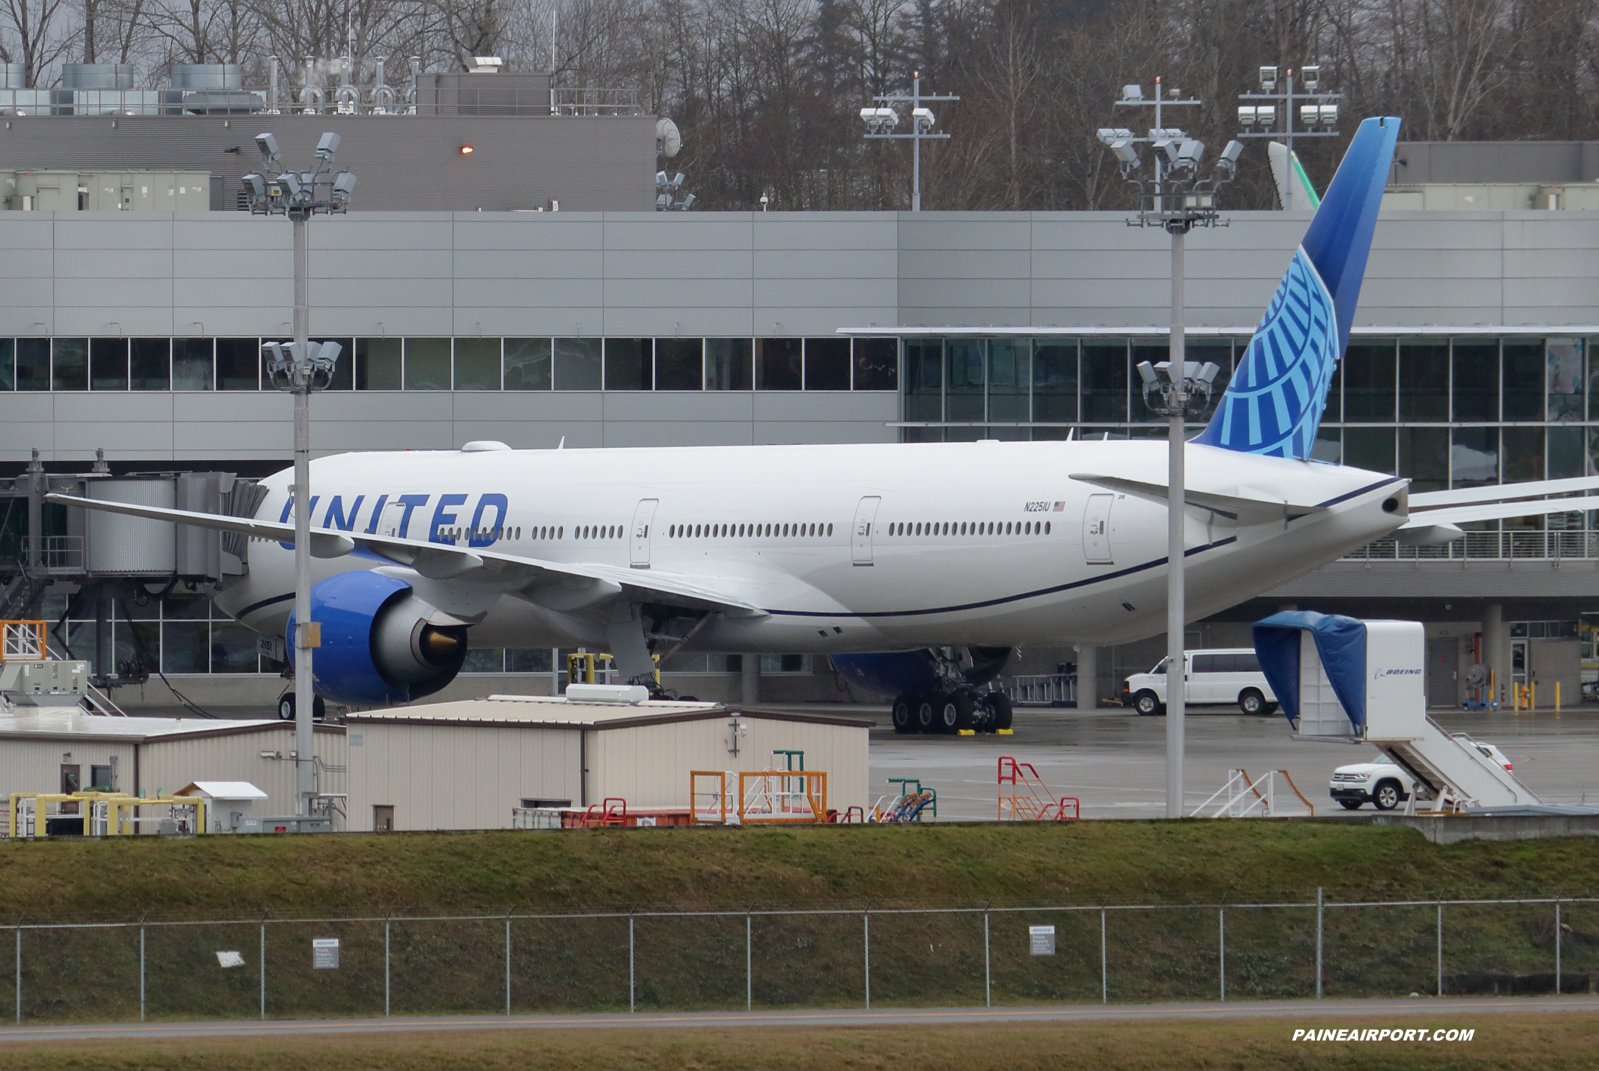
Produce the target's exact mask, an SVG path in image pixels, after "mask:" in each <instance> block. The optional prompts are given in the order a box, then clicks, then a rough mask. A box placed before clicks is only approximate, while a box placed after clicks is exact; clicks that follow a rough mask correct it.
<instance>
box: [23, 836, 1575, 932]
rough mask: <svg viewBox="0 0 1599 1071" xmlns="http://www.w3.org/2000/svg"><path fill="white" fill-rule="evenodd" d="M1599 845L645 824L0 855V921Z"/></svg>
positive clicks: (1277, 894) (1100, 881) (1297, 891)
mask: <svg viewBox="0 0 1599 1071" xmlns="http://www.w3.org/2000/svg"><path fill="white" fill-rule="evenodd" d="M1596 874H1599V838H1594V837H1572V838H1563V839H1550V840H1535V841H1512V842H1489V841H1468V842H1465V843H1461V844H1455V845H1435V844H1431V843H1428V842H1427V841H1426V840H1425V839H1423V838H1422V837H1421V836H1420V835H1419V834H1417V833H1415V832H1413V831H1411V830H1408V829H1403V828H1397V827H1364V826H1337V825H1317V824H1310V823H1293V822H1265V821H1256V822H1202V821H1187V822H1092V823H1090V822H1085V823H1080V824H1073V825H1017V826H953V825H949V826H921V827H889V826H860V827H827V828H814V829H800V828H786V829H771V828H768V829H742V830H740V829H659V830H649V829H645V830H590V831H569V832H562V833H551V832H543V833H541V832H489V833H464V834H432V833H412V834H396V835H392V836H381V837H380V836H361V837H355V836H348V837H346V836H336V837H317V836H300V837H268V836H259V837H224V836H212V837H200V838H196V839H193V840H183V841H172V840H158V839H156V838H153V837H151V838H137V839H128V840H105V841H70V840H61V841H51V842H46V841H33V842H28V841H22V842H11V843H6V844H0V923H3V922H12V921H14V920H18V919H20V920H22V921H28V922H66V921H109V920H128V919H140V918H146V919H149V920H151V921H157V920H174V919H222V918H227V919H241V918H244V919H247V918H252V917H256V918H259V917H261V916H263V915H266V916H271V917H276V918H296V917H298V918H326V917H330V916H373V915H377V916H383V915H387V914H390V913H396V914H469V913H477V912H482V913H489V914H495V913H501V912H507V911H515V912H518V913H522V912H536V911H580V910H582V911H593V910H606V909H622V910H649V909H667V910H673V909H688V910H696V909H730V910H741V909H762V908H775V909H785V908H789V909H792V908H805V907H843V906H847V907H860V906H863V905H870V906H873V907H895V906H907V907H957V906H983V905H991V906H1006V905H1012V906H1013V905H1045V904H1050V905H1060V904H1102V903H1110V904H1116V903H1171V904H1184V903H1226V902H1232V903H1236V902H1242V901H1270V900H1293V901H1300V902H1303V901H1304V900H1305V899H1306V898H1310V899H1314V897H1315V891H1316V888H1317V887H1318V886H1321V887H1324V888H1325V889H1326V895H1327V896H1328V898H1330V899H1345V900H1379V899H1426V898H1434V897H1443V898H1450V897H1478V898H1496V897H1519V896H1553V895H1566V896H1591V895H1594V894H1595V878H1594V876H1595V875H1596Z"/></svg>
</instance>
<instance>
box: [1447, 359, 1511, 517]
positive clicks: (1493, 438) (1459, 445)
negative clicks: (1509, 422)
mask: <svg viewBox="0 0 1599 1071" xmlns="http://www.w3.org/2000/svg"><path fill="white" fill-rule="evenodd" d="M1494 356H1495V358H1496V360H1497V357H1498V354H1497V353H1495V355H1494ZM1492 400H1493V403H1494V405H1495V406H1498V404H1499V391H1498V389H1497V387H1496V388H1495V390H1494V395H1493V399H1492ZM1451 436H1452V441H1451V442H1450V446H1449V471H1450V474H1449V479H1450V483H1451V485H1452V486H1454V487H1481V486H1484V485H1487V484H1494V483H1498V482H1499V429H1498V428H1496V427H1475V428H1455V429H1454V430H1453V431H1452V432H1451Z"/></svg>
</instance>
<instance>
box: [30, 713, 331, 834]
mask: <svg viewBox="0 0 1599 1071" xmlns="http://www.w3.org/2000/svg"><path fill="white" fill-rule="evenodd" d="M293 751H294V725H293V724H292V723H289V722H282V721H276V720H272V721H224V720H209V719H204V718H118V717H109V716H106V715H103V714H85V713H81V712H71V713H61V712H58V711H52V710H50V709H43V710H41V711H40V712H38V713H18V714H15V715H9V716H0V796H4V795H6V794H9V793H12V792H60V791H76V790H78V789H91V788H104V789H107V790H115V791H120V792H127V793H130V794H133V795H138V794H140V793H143V794H144V795H147V796H153V795H157V794H159V793H161V792H171V791H173V790H175V789H178V788H181V787H182V786H184V785H188V784H190V783H191V782H194V781H248V782H250V783H252V784H254V785H258V786H260V787H261V789H262V791H264V792H265V793H266V798H265V799H264V800H259V801H257V803H256V805H255V809H256V812H257V813H261V814H294V813H295V811H296V809H297V808H296V799H295V776H294V761H293ZM314 754H315V756H316V759H317V760H318V761H317V780H318V785H317V787H318V790H319V791H321V792H325V793H331V794H336V793H342V792H343V791H344V780H345V773H344V770H345V765H346V761H347V754H348V752H347V750H346V747H345V732H344V727H343V726H342V725H317V726H316V733H315V749H314ZM69 785H70V786H71V787H70V788H68V786H69ZM339 825H340V824H339V823H337V822H336V823H335V828H339Z"/></svg>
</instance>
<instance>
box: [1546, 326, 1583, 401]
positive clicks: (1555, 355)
mask: <svg viewBox="0 0 1599 1071" xmlns="http://www.w3.org/2000/svg"><path fill="white" fill-rule="evenodd" d="M1545 347H1546V350H1547V353H1548V355H1549V410H1548V412H1549V416H1548V419H1550V420H1581V419H1583V417H1584V416H1585V415H1586V414H1585V413H1584V412H1583V404H1582V403H1583V391H1584V389H1585V382H1584V376H1583V372H1582V358H1583V353H1582V339H1580V338H1551V339H1549V340H1547V342H1546V343H1545Z"/></svg>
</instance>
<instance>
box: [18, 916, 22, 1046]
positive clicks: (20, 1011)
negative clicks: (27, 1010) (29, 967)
mask: <svg viewBox="0 0 1599 1071" xmlns="http://www.w3.org/2000/svg"><path fill="white" fill-rule="evenodd" d="M17 1022H19V1023H20V1022H22V923H20V922H19V923H17Z"/></svg>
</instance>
